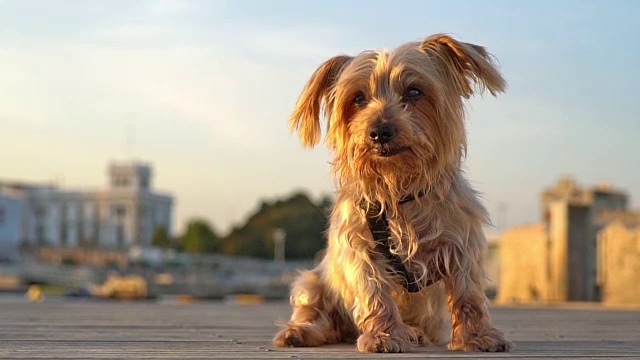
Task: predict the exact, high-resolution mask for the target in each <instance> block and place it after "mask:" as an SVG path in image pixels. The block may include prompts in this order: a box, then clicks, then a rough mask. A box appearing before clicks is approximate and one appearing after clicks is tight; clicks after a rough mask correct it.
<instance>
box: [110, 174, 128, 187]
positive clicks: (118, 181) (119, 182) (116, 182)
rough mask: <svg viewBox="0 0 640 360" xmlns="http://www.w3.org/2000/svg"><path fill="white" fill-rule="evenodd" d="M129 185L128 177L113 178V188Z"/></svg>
mask: <svg viewBox="0 0 640 360" xmlns="http://www.w3.org/2000/svg"><path fill="white" fill-rule="evenodd" d="M130 184H131V181H130V179H129V177H128V176H122V175H121V176H114V177H113V186H114V187H127V186H129V185H130Z"/></svg>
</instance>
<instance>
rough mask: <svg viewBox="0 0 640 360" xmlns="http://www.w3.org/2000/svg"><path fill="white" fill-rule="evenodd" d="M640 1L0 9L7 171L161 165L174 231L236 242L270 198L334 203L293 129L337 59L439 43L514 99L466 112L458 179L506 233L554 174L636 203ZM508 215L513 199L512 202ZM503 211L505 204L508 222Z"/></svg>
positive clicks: (316, 160)
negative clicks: (470, 47)
mask: <svg viewBox="0 0 640 360" xmlns="http://www.w3.org/2000/svg"><path fill="white" fill-rule="evenodd" d="M639 13H640V2H637V1H632V0H628V1H623V0H619V1H611V2H609V1H570V0H569V1H561V2H560V1H529V2H523V1H518V2H516V1H510V0H507V1H483V2H478V1H470V0H469V1H403V2H391V1H367V2H362V1H358V2H356V1H299V0H298V1H275V0H274V1H241V0H235V1H206V0H204V1H188V0H148V1H143V0H126V1H121V0H110V1H92V0H61V1H49V0H41V1H34V0H15V1H9V0H0V154H2V155H0V178H2V179H12V180H21V181H28V182H52V181H53V182H57V183H58V184H60V185H61V186H64V187H65V188H73V189H95V188H104V187H106V185H107V183H106V182H107V180H106V168H107V165H108V163H109V162H110V161H114V160H129V159H137V160H141V161H145V162H148V163H150V164H151V165H152V166H153V168H154V175H155V178H154V185H155V187H156V189H158V190H160V191H163V192H167V193H170V194H172V195H173V196H174V197H175V207H174V213H175V216H174V218H175V219H174V221H175V226H174V232H180V231H181V230H182V229H183V227H184V224H185V223H186V221H187V220H188V219H191V218H194V217H201V218H204V219H207V220H209V221H210V222H211V223H212V225H213V226H214V228H216V229H217V230H218V231H219V232H220V233H222V234H224V233H225V232H227V231H228V230H229V229H230V228H231V227H232V226H236V225H240V224H241V223H242V222H243V221H244V220H245V219H246V218H247V216H248V215H249V214H250V213H251V212H253V211H255V209H256V208H257V206H258V205H259V203H260V202H261V201H263V200H273V199H276V198H279V197H282V196H287V195H289V194H291V193H292V192H293V191H300V190H302V191H306V192H307V193H308V194H310V195H311V196H313V197H314V198H318V197H319V196H321V195H322V194H327V193H328V194H331V193H333V192H334V190H335V189H334V185H333V181H332V179H331V174H330V172H329V164H328V163H329V161H330V160H331V159H330V155H329V153H328V151H327V150H326V148H324V147H322V146H319V147H316V148H314V149H312V150H305V149H303V148H302V147H301V146H300V144H299V143H298V140H297V137H296V136H294V135H291V134H290V133H289V132H288V128H287V118H288V116H289V113H290V112H291V110H292V108H293V105H294V103H295V101H296V99H297V97H298V95H299V93H300V91H301V89H302V87H303V85H304V83H305V82H306V81H307V79H308V78H309V76H310V75H311V73H312V72H313V71H314V70H315V69H316V67H317V66H318V65H319V64H320V63H322V62H323V61H324V60H326V59H327V58H329V57H331V56H334V55H337V54H341V53H344V54H356V53H358V52H360V51H363V50H366V49H378V48H387V49H391V48H394V47H396V46H398V45H400V44H402V43H404V42H407V41H416V40H420V39H422V38H425V37H427V36H429V35H431V34H434V33H448V34H451V35H452V36H454V37H455V38H457V39H459V40H462V41H465V42H471V43H476V44H480V45H483V46H485V47H487V49H488V50H489V51H490V52H491V53H492V54H493V55H494V56H495V57H496V58H497V59H498V62H499V66H500V70H501V72H502V73H503V75H504V77H505V78H506V80H507V82H508V86H509V88H508V90H507V92H506V93H505V94H502V95H500V96H499V97H497V98H492V97H489V96H485V97H477V98H474V99H472V100H471V101H470V102H469V104H468V105H469V107H468V109H467V114H468V119H467V132H468V138H469V153H468V156H467V158H466V160H465V163H464V168H465V171H466V173H467V176H468V178H469V179H470V181H471V183H472V184H473V185H474V186H475V187H476V188H477V189H478V190H480V191H481V192H482V193H483V194H484V195H483V201H484V203H485V205H486V206H487V208H488V209H489V211H490V213H491V214H492V216H493V218H494V223H495V224H496V226H497V227H498V230H499V229H500V228H502V227H504V226H512V225H517V224H522V223H529V222H536V221H538V220H539V214H540V210H539V202H538V197H539V193H540V191H541V190H542V189H543V188H544V187H546V186H548V185H551V184H553V183H554V182H555V181H556V180H557V179H558V178H559V177H561V176H565V175H569V176H573V177H574V178H575V179H576V180H577V181H578V182H579V183H581V184H584V185H592V184H595V183H597V182H598V181H601V180H607V181H610V182H611V183H612V184H613V185H614V186H616V187H618V188H621V189H623V190H625V191H626V192H627V193H628V194H629V195H630V197H631V205H632V206H633V207H636V208H637V207H640V201H639V199H640V166H638V165H639V161H638V154H640V141H639V140H640V101H639V100H638V99H640V95H639V94H640V85H639V84H640V67H639V65H640V20H639V19H638V14H639ZM501 204H503V205H501ZM500 208H503V209H506V211H500V210H499V209H500Z"/></svg>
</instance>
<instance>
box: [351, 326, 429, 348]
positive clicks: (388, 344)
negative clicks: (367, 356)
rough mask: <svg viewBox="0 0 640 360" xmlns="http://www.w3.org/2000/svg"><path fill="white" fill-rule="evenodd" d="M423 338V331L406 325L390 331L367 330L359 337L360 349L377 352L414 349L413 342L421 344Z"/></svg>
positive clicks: (358, 344)
mask: <svg viewBox="0 0 640 360" xmlns="http://www.w3.org/2000/svg"><path fill="white" fill-rule="evenodd" d="M422 340H423V336H422V332H420V333H416V332H415V331H414V329H412V328H410V327H408V326H406V325H404V326H402V327H399V328H397V329H395V330H392V331H391V332H390V333H383V332H378V333H374V332H365V333H363V334H362V335H360V337H359V338H358V343H357V346H358V351H360V352H376V353H401V352H409V351H411V350H412V349H413V344H416V345H419V344H420V343H421V342H422Z"/></svg>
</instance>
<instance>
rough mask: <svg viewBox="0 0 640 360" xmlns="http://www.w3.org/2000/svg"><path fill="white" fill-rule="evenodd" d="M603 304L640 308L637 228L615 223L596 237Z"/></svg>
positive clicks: (638, 230) (638, 238)
mask: <svg viewBox="0 0 640 360" xmlns="http://www.w3.org/2000/svg"><path fill="white" fill-rule="evenodd" d="M598 250H599V251H598V252H599V254H598V255H599V266H598V282H599V285H600V293H601V298H602V302H604V303H609V304H640V280H639V277H640V227H639V226H635V227H629V226H625V225H624V224H623V223H622V222H614V223H612V224H610V225H608V226H607V227H605V228H604V229H603V230H602V231H600V234H599V235H598Z"/></svg>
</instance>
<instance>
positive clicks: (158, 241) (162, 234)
mask: <svg viewBox="0 0 640 360" xmlns="http://www.w3.org/2000/svg"><path fill="white" fill-rule="evenodd" d="M151 246H155V247H159V248H163V249H168V248H170V247H171V238H170V237H169V234H168V233H167V228H166V227H164V226H156V228H155V229H154V230H153V236H152V237H151Z"/></svg>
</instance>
